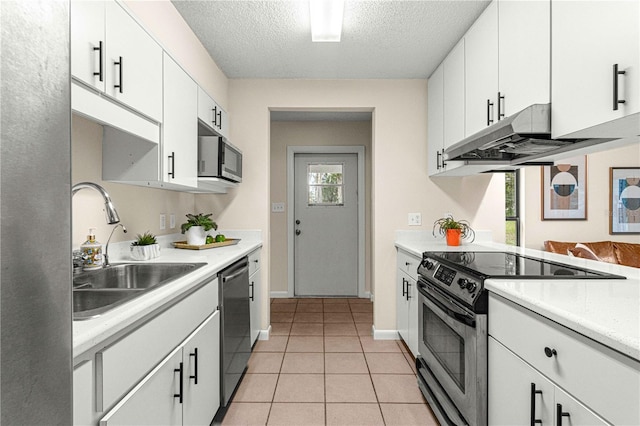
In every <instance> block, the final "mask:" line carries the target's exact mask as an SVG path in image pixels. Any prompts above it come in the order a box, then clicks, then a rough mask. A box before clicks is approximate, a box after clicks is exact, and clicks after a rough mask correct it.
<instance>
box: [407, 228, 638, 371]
mask: <svg viewBox="0 0 640 426" xmlns="http://www.w3.org/2000/svg"><path fill="white" fill-rule="evenodd" d="M396 247H398V248H399V249H402V250H404V251H406V252H408V253H410V254H413V255H415V256H419V257H422V252H424V251H445V250H446V251H465V250H466V251H509V252H515V253H519V254H523V255H527V256H530V257H534V258H538V259H546V260H550V261H554V262H559V263H564V264H568V265H573V266H578V267H583V268H588V269H592V270H596V271H601V272H607V273H611V274H616V275H622V276H625V277H627V279H625V280H622V279H587V280H585V279H567V280H558V279H554V280H544V279H539V280H537V279H517V278H514V279H488V280H486V281H485V288H486V289H487V290H489V291H491V292H494V293H495V294H499V295H500V296H502V297H505V298H506V299H509V300H511V301H512V302H514V303H516V304H518V305H520V306H522V307H524V308H527V309H529V310H531V311H533V312H536V313H538V314H540V315H542V316H544V317H546V318H549V319H550V320H552V321H555V322H557V323H559V324H561V325H563V326H565V327H567V328H569V329H571V330H573V331H575V332H577V333H580V334H582V335H584V336H586V337H589V338H590V339H592V340H594V341H596V342H599V343H601V344H603V345H605V346H608V347H610V348H612V349H614V350H616V351H618V352H620V353H622V354H624V355H627V356H629V357H631V358H633V359H635V360H638V361H640V269H637V268H631V267H626V266H620V265H613V264H609V263H604V262H598V261H594V260H588V259H579V258H575V257H569V256H564V255H560V254H554V253H548V252H544V251H540V250H534V249H527V248H520V247H514V246H508V245H505V244H499V243H493V242H490V241H487V239H486V238H481V239H478V238H476V242H474V243H473V244H467V243H463V245H462V246H459V247H447V246H446V244H445V242H444V241H443V240H436V239H434V238H433V237H432V236H431V234H430V233H429V234H427V233H423V232H418V233H411V231H398V233H397V240H396ZM489 315H491V314H490V313H489Z"/></svg>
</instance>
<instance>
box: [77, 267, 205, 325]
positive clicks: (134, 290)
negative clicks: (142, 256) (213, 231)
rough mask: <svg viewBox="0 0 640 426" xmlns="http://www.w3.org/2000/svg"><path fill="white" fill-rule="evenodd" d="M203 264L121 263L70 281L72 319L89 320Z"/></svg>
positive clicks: (84, 273)
mask: <svg viewBox="0 0 640 426" xmlns="http://www.w3.org/2000/svg"><path fill="white" fill-rule="evenodd" d="M204 265H206V263H120V264H113V265H111V266H109V267H108V268H104V269H98V270H96V271H85V272H82V273H80V274H78V275H76V276H74V277H73V319H74V320H81V319H90V318H95V317H97V316H100V315H101V314H103V313H105V312H107V311H109V310H110V309H113V308H114V307H116V306H118V305H121V304H122V303H125V302H128V301H130V300H131V299H134V298H136V297H138V296H141V295H142V294H145V292H147V291H149V290H152V289H155V288H158V287H159V286H162V285H164V284H167V283H169V282H171V281H174V280H176V279H178V278H180V277H182V276H184V275H186V274H188V273H190V272H193V271H195V270H196V269H198V268H200V267H202V266H204Z"/></svg>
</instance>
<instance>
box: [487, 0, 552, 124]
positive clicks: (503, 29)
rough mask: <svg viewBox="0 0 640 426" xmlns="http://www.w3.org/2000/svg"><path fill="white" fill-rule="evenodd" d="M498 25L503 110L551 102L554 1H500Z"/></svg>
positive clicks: (511, 110) (513, 111)
mask: <svg viewBox="0 0 640 426" xmlns="http://www.w3.org/2000/svg"><path fill="white" fill-rule="evenodd" d="M498 28H499V39H498V52H499V53H498V56H499V61H498V64H499V66H498V76H499V79H500V81H499V91H500V95H501V96H502V97H503V99H499V100H498V101H499V102H500V105H499V110H500V112H501V113H502V114H504V116H505V117H509V116H510V115H513V114H514V113H516V112H518V111H521V110H523V109H524V108H526V107H528V106H529V105H533V104H538V103H539V104H547V103H549V102H550V96H551V87H550V84H549V81H550V78H551V66H550V61H551V1H550V0H533V1H504V0H501V1H499V2H498ZM497 111H498V110H496V113H497ZM497 118H499V117H497Z"/></svg>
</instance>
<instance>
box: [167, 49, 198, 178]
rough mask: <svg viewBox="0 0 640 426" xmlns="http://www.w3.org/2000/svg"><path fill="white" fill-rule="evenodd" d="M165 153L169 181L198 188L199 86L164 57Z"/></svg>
mask: <svg viewBox="0 0 640 426" xmlns="http://www.w3.org/2000/svg"><path fill="white" fill-rule="evenodd" d="M163 80H164V119H163V123H162V129H163V130H162V152H163V161H164V165H165V167H164V169H163V170H164V171H163V172H162V176H163V180H164V181H165V182H170V183H175V184H178V185H185V186H191V187H197V186H198V118H197V117H198V112H197V108H198V86H197V85H196V83H195V82H194V81H193V80H192V79H191V77H189V76H188V75H187V73H186V72H184V70H183V69H182V68H180V66H179V65H178V64H176V63H175V61H174V60H173V59H171V58H170V57H169V56H168V55H167V54H164V77H163Z"/></svg>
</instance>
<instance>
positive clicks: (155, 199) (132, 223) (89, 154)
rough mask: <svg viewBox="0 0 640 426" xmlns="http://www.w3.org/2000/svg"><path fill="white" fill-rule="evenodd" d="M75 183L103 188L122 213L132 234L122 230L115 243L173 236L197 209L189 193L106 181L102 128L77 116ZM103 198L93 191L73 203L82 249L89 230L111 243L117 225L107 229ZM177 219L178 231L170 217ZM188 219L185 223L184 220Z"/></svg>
mask: <svg viewBox="0 0 640 426" xmlns="http://www.w3.org/2000/svg"><path fill="white" fill-rule="evenodd" d="M71 181H72V182H73V183H74V184H75V183H78V182H83V181H89V182H95V183H98V184H100V185H102V186H103V187H104V188H105V189H106V190H107V192H108V193H109V195H110V196H111V200H112V201H113V204H114V205H115V207H116V210H117V211H118V215H119V216H120V222H121V223H122V224H124V225H125V226H126V227H127V230H128V234H126V235H125V234H124V233H123V232H122V231H121V230H120V229H118V230H116V231H115V232H114V234H113V238H112V239H111V241H114V242H115V241H125V240H131V239H133V238H135V235H136V234H141V233H143V232H145V231H151V232H153V233H154V234H156V235H164V234H172V233H174V232H177V231H179V226H180V224H181V223H182V222H184V221H185V220H186V218H185V217H184V215H185V214H187V213H191V212H192V211H193V208H194V203H195V201H194V196H193V194H189V193H186V192H176V191H167V190H164V189H152V188H143V187H138V186H131V185H124V184H118V183H112V182H103V181H102V126H101V125H100V124H97V123H94V122H93V121H90V120H87V119H85V118H83V117H80V116H78V115H75V114H74V115H73V117H72V126H71ZM103 210H104V202H103V201H102V197H101V196H100V195H99V194H98V193H97V192H96V191H93V190H90V189H83V190H81V191H79V192H78V193H76V195H74V196H73V200H72V214H73V215H72V220H73V221H72V231H73V233H72V240H71V241H72V245H73V247H78V246H79V245H80V244H82V243H83V242H84V241H85V240H86V237H87V231H88V228H89V227H95V228H97V232H96V238H97V239H98V241H100V242H101V243H103V244H106V243H107V238H109V233H110V232H111V229H112V228H113V225H107V222H106V220H105V215H104V212H103ZM160 213H164V214H166V218H167V222H166V223H167V229H166V230H164V231H161V230H160ZM171 213H174V214H175V215H176V229H169V215H170V214H171ZM183 219H184V220H183Z"/></svg>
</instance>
